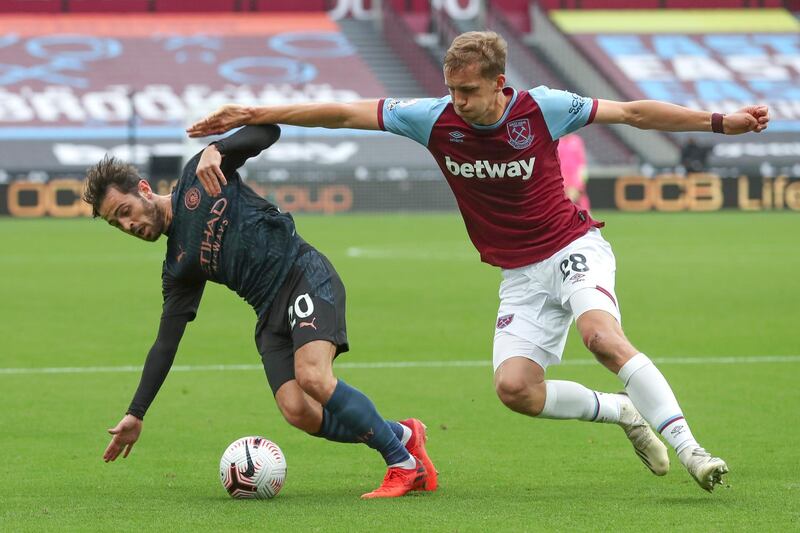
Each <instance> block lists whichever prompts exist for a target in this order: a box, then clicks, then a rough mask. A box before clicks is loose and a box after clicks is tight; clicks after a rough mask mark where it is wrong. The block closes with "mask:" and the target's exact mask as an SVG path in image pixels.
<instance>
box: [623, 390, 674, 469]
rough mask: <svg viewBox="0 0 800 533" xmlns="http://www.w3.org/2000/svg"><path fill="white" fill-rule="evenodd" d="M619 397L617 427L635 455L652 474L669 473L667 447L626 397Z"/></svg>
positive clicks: (625, 395) (624, 395)
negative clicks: (625, 436) (625, 437)
mask: <svg viewBox="0 0 800 533" xmlns="http://www.w3.org/2000/svg"><path fill="white" fill-rule="evenodd" d="M619 396H620V402H619V425H620V427H621V428H622V429H623V430H624V431H625V435H627V436H628V440H629V441H631V444H633V449H634V451H635V452H636V455H638V456H639V459H641V460H642V462H643V463H644V465H645V466H646V467H647V468H649V469H650V471H651V472H652V473H654V474H655V475H657V476H664V475H666V474H667V472H669V454H668V453H667V447H666V446H665V445H664V443H663V442H661V439H659V438H658V436H657V435H656V434H655V432H653V430H652V429H651V428H650V425H649V424H648V423H647V420H645V419H644V417H642V415H641V414H639V411H637V410H636V407H634V406H633V402H632V401H631V400H630V398H628V395H627V394H625V393H621V394H620V395H619Z"/></svg>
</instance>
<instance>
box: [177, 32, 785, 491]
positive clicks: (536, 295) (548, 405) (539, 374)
mask: <svg viewBox="0 0 800 533" xmlns="http://www.w3.org/2000/svg"><path fill="white" fill-rule="evenodd" d="M506 52H507V45H506V43H505V41H504V39H503V38H502V37H500V36H499V35H498V34H496V33H494V32H467V33H464V34H461V35H459V36H458V37H456V38H455V39H454V41H453V42H452V44H451V45H450V48H449V49H448V51H447V54H446V56H445V60H444V78H445V84H446V85H447V88H448V89H449V92H450V95H449V96H446V97H443V98H439V99H434V98H424V99H416V100H409V101H401V100H398V99H394V98H387V99H381V100H369V101H361V102H356V103H352V104H341V103H311V104H299V105H284V106H269V107H266V106H263V107H243V106H237V105H227V106H223V107H222V108H221V109H219V110H217V111H216V112H214V113H213V114H211V115H209V116H208V117H207V118H205V119H204V120H201V121H198V122H196V123H195V124H194V125H192V127H190V128H189V129H188V132H189V134H190V135H191V136H195V137H197V136H205V135H211V134H216V133H222V132H225V131H228V130H229V129H231V128H234V127H237V126H241V125H243V124H259V123H280V124H291V125H295V126H321V127H327V128H359V129H372V130H377V129H383V130H386V131H390V132H392V133H395V134H398V135H402V136H405V137H408V138H411V139H413V140H415V141H417V142H418V143H420V144H422V145H423V146H425V147H427V149H428V150H429V151H430V152H431V154H432V155H433V156H434V158H435V160H436V162H437V164H438V165H439V168H440V169H441V171H442V173H443V174H444V176H445V178H446V179H447V181H448V183H449V185H450V187H451V189H452V190H453V193H454V194H455V197H456V201H457V202H458V206H459V209H460V211H461V214H462V216H463V218H464V222H465V224H466V228H467V232H468V234H469V235H470V238H471V240H472V242H473V244H474V245H475V246H476V248H477V249H478V251H479V252H480V254H481V259H482V260H483V261H484V262H486V263H489V264H491V265H495V266H498V267H501V268H502V269H503V281H502V283H501V286H500V300H501V301H500V309H499V311H498V316H497V323H496V328H495V340H494V355H493V361H494V368H495V376H494V382H495V389H496V392H497V395H498V396H499V398H500V400H501V401H502V402H503V403H504V404H505V405H506V406H507V407H508V408H510V409H512V410H514V411H516V412H519V413H523V414H526V415H530V416H539V417H542V418H553V419H578V420H586V421H593V422H610V423H616V424H619V425H620V426H622V428H623V429H624V430H625V433H626V435H627V436H628V438H629V440H630V441H631V443H632V444H633V446H634V448H635V450H636V453H637V455H638V456H639V457H640V459H641V460H642V461H643V462H644V463H645V465H646V466H647V467H648V468H649V469H650V470H651V471H652V472H653V473H655V474H657V475H664V474H666V473H667V471H668V469H669V457H668V454H667V450H666V448H665V447H664V444H663V443H661V441H660V440H659V439H658V438H657V437H656V435H655V434H653V432H652V430H651V429H650V427H648V422H649V424H650V425H651V426H652V427H654V428H657V430H658V432H659V433H660V434H661V435H662V436H663V437H664V439H666V440H667V442H668V443H669V444H670V445H671V446H672V447H673V448H674V449H675V451H676V452H677V454H678V457H679V458H680V461H681V463H682V464H683V465H684V466H685V467H686V468H687V470H688V471H689V473H690V474H691V475H692V477H693V478H694V479H695V481H696V482H697V483H698V484H699V485H700V486H701V487H702V488H703V489H705V490H707V491H712V490H713V489H714V486H715V485H717V484H721V483H722V476H723V474H725V473H727V472H728V467H727V465H726V463H725V461H723V460H722V459H720V458H718V457H713V456H712V455H711V454H710V453H708V452H707V451H706V450H705V449H703V448H702V447H701V446H700V445H699V444H698V443H697V441H696V440H695V438H694V436H693V435H692V432H691V430H690V429H689V425H688V423H687V422H686V421H685V419H684V416H683V411H682V410H681V408H680V406H679V404H678V401H677V399H676V398H675V395H674V394H673V392H672V389H671V388H670V386H669V384H668V383H667V380H666V379H665V378H664V376H663V375H662V374H661V372H660V371H659V370H658V368H656V366H655V365H654V364H653V362H652V361H651V360H650V359H649V358H648V357H647V356H646V355H645V354H644V353H642V352H640V351H639V350H638V349H636V348H634V347H633V345H632V344H631V343H630V342H629V341H628V339H627V338H626V337H625V335H624V333H623V331H622V327H621V314H620V311H619V306H618V304H617V297H616V295H615V294H614V282H615V270H616V262H615V258H614V254H613V252H612V251H611V246H610V245H609V244H608V243H607V242H606V241H605V240H604V239H603V237H602V236H601V234H600V230H599V229H598V228H600V227H602V225H603V224H602V223H600V222H597V221H594V220H592V219H591V217H590V216H588V214H587V213H585V212H583V211H580V210H579V209H578V208H577V206H575V205H574V204H573V203H572V202H570V201H569V199H567V197H566V195H565V194H564V190H563V185H562V183H563V182H562V179H561V175H560V169H559V165H558V157H557V155H556V147H555V144H556V140H557V139H558V138H560V137H562V136H564V135H566V134H568V133H571V132H573V131H575V130H577V129H579V128H581V127H583V126H586V125H588V124H590V123H592V122H597V123H602V124H626V125H630V126H634V127H637V128H641V129H658V130H663V131H707V132H710V131H713V132H716V133H726V134H741V133H746V132H760V131H762V130H764V129H765V128H766V127H767V123H768V121H769V114H768V109H767V108H766V106H751V107H747V108H744V109H741V110H739V111H738V112H735V113H731V114H729V115H726V116H725V115H721V114H719V113H711V112H708V111H696V110H691V109H688V108H685V107H682V106H678V105H674V104H669V103H666V102H659V101H654V100H639V101H632V102H615V101H610V100H599V99H593V98H587V97H582V96H578V95H576V94H573V93H568V92H564V91H556V90H551V89H549V88H547V87H544V86H539V87H536V88H534V89H530V90H526V91H520V92H518V91H516V90H515V89H513V88H511V87H506V77H505V61H506ZM573 319H574V320H575V322H576V325H577V328H578V331H579V332H580V334H581V337H582V339H583V341H584V344H585V345H586V347H587V348H588V349H589V350H590V351H591V352H592V353H593V354H594V355H595V357H596V358H597V359H598V361H599V362H600V363H601V364H603V365H604V366H605V367H606V368H608V369H609V370H611V371H612V372H614V373H615V374H616V375H617V376H618V377H619V378H620V380H621V381H622V383H623V385H624V386H625V390H626V394H605V393H601V392H597V391H592V390H590V389H588V388H586V387H584V386H583V385H580V384H578V383H574V382H568V381H557V380H547V381H546V380H545V379H544V376H545V370H546V369H547V367H548V366H549V365H551V364H558V363H559V362H560V360H561V356H562V352H563V349H564V345H565V342H566V336H567V333H568V331H569V326H570V323H571V321H572V320H573ZM640 413H641V414H640ZM642 417H644V418H642ZM645 420H646V422H645Z"/></svg>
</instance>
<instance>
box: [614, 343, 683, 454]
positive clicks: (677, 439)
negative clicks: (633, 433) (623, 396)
mask: <svg viewBox="0 0 800 533" xmlns="http://www.w3.org/2000/svg"><path fill="white" fill-rule="evenodd" d="M617 375H618V376H619V379H621V380H622V383H623V384H624V385H625V390H626V391H627V392H628V396H629V397H630V399H631V401H632V402H633V405H634V406H636V409H637V410H638V411H639V412H640V413H641V414H642V416H643V417H644V419H645V420H647V422H648V423H649V424H650V425H651V426H653V427H654V428H655V429H656V431H658V432H659V433H660V434H661V436H662V437H664V439H666V441H667V442H668V443H669V444H670V446H672V447H673V448H675V451H676V452H677V453H680V452H682V451H683V450H684V449H686V448H687V447H694V446H698V444H697V441H696V440H694V436H692V431H691V430H690V429H689V424H687V423H686V420H685V419H684V418H683V411H681V407H680V405H678V400H677V399H676V398H675V394H673V392H672V389H671V388H670V386H669V383H667V380H666V378H664V375H663V374H662V373H661V372H660V371H659V370H658V368H656V365H654V364H653V362H652V361H651V360H650V359H649V358H648V357H647V356H646V355H645V354H643V353H638V354H636V355H634V356H633V357H632V358H631V359H630V360H629V361H628V362H627V363H625V364H624V365H623V366H622V368H621V369H620V371H619V374H617Z"/></svg>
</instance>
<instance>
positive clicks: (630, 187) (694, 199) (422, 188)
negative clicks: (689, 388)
mask: <svg viewBox="0 0 800 533" xmlns="http://www.w3.org/2000/svg"><path fill="white" fill-rule="evenodd" d="M18 177H19V178H20V179H14V180H13V181H9V182H7V183H2V184H0V216H12V217H23V218H32V217H46V216H50V217H57V218H74V217H87V216H91V208H90V207H89V206H88V205H86V204H84V203H83V202H82V201H81V199H80V194H81V190H82V186H83V183H82V176H80V175H58V176H57V177H54V178H53V179H49V180H46V181H45V180H42V179H41V178H42V175H41V174H39V175H37V176H34V177H35V178H38V179H35V180H31V179H28V177H27V176H25V175H21V176H18ZM248 183H249V185H250V186H252V187H253V189H254V190H255V191H256V192H257V193H258V194H260V195H262V196H263V197H265V198H268V199H269V200H271V201H273V202H275V203H276V204H277V205H279V206H280V207H281V209H283V210H285V211H290V212H293V213H318V214H326V215H332V214H337V213H346V212H362V213H365V212H432V211H455V209H456V204H455V201H454V200H453V198H452V194H451V193H450V190H449V188H448V186H447V183H446V182H445V181H444V179H442V178H438V179H401V180H397V179H395V180H381V181H362V180H358V179H356V178H353V177H350V178H339V179H332V180H331V179H329V180H326V181H321V182H291V183H269V182H258V181H255V180H253V181H249V182H248ZM173 184H174V182H173V181H170V180H165V179H160V180H154V181H153V182H152V186H153V188H154V190H156V192H158V193H161V194H165V193H168V192H169V191H170V190H171V188H172V186H173ZM588 192H589V196H590V198H591V201H592V207H593V208H594V209H617V210H620V211H631V212H642V211H660V212H685V211H694V212H700V211H719V210H723V209H731V210H740V211H787V210H788V211H800V176H798V177H790V176H783V175H782V176H776V177H761V176H745V175H742V176H739V177H736V178H720V177H719V176H717V175H714V174H690V175H688V176H679V175H675V174H661V175H658V176H655V177H653V178H647V177H644V176H621V177H618V178H608V179H592V180H589V182H588Z"/></svg>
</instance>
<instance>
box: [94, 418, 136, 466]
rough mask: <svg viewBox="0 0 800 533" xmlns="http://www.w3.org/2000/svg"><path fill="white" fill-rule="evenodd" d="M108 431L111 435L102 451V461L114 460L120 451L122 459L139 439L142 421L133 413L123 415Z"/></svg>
mask: <svg viewBox="0 0 800 533" xmlns="http://www.w3.org/2000/svg"><path fill="white" fill-rule="evenodd" d="M108 432H109V433H110V434H111V435H112V437H111V442H109V443H108V447H107V448H106V451H105V452H104V453H103V461H105V462H109V461H114V460H116V458H117V457H119V454H120V453H122V458H123V459H124V458H125V457H128V454H129V453H131V448H133V445H134V444H136V441H137V440H139V434H140V433H141V432H142V421H141V420H140V419H138V418H136V417H135V416H133V415H125V416H124V417H122V420H120V421H119V423H118V424H117V425H116V426H114V427H113V428H111V429H109V430H108ZM123 451H124V453H123Z"/></svg>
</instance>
